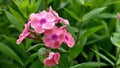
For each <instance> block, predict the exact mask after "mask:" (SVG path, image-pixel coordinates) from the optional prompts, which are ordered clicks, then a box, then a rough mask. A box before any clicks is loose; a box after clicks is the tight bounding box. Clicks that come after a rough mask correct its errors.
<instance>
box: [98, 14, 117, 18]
mask: <svg viewBox="0 0 120 68" xmlns="http://www.w3.org/2000/svg"><path fill="white" fill-rule="evenodd" d="M98 17H100V18H104V19H106V18H117V16H116V14H112V13H102V14H99V15H98Z"/></svg>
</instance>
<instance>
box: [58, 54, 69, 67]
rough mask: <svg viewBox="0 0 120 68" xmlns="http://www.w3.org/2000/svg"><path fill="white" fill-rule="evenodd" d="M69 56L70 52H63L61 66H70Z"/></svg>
mask: <svg viewBox="0 0 120 68" xmlns="http://www.w3.org/2000/svg"><path fill="white" fill-rule="evenodd" d="M69 58H70V57H69V56H68V53H63V54H61V56H60V61H59V68H69V66H70V63H69Z"/></svg>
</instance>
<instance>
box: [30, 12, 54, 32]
mask: <svg viewBox="0 0 120 68" xmlns="http://www.w3.org/2000/svg"><path fill="white" fill-rule="evenodd" d="M29 22H30V23H31V27H32V28H34V30H35V31H36V32H37V33H43V32H44V31H45V30H46V29H52V28H53V27H54V26H55V16H54V15H53V14H52V13H49V12H46V11H42V12H39V13H37V14H34V13H32V14H31V15H30V18H29Z"/></svg>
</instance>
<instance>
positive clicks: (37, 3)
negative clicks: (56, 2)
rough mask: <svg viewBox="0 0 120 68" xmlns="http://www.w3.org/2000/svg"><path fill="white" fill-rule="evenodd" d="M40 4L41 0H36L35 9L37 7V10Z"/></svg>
mask: <svg viewBox="0 0 120 68" xmlns="http://www.w3.org/2000/svg"><path fill="white" fill-rule="evenodd" d="M40 4H41V0H38V1H37V2H36V9H37V10H38V9H39V7H40Z"/></svg>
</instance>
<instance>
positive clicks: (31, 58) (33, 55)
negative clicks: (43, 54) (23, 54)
mask: <svg viewBox="0 0 120 68" xmlns="http://www.w3.org/2000/svg"><path fill="white" fill-rule="evenodd" d="M36 57H38V52H36V53H33V54H31V55H30V56H29V57H27V60H26V61H25V66H27V65H28V64H29V63H31V62H32V61H33V60H34V59H35V58H36Z"/></svg>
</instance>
